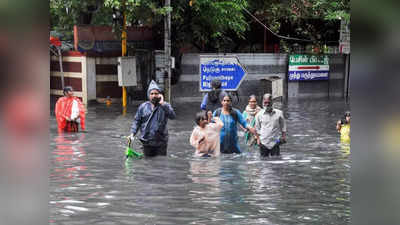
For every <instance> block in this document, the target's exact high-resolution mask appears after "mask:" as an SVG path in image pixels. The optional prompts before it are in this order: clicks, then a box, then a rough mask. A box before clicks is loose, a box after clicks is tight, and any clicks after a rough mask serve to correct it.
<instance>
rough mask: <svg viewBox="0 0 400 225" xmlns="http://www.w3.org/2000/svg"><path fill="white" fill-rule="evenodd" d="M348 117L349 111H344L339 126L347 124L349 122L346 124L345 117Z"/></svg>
mask: <svg viewBox="0 0 400 225" xmlns="http://www.w3.org/2000/svg"><path fill="white" fill-rule="evenodd" d="M347 116H350V111H346V112H345V113H344V115H343V117H342V119H341V120H340V122H341V124H348V123H349V122H347V120H346V117H347Z"/></svg>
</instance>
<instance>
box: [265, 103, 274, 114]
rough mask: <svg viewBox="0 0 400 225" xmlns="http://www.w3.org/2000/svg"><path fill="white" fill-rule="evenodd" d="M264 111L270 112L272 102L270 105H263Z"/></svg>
mask: <svg viewBox="0 0 400 225" xmlns="http://www.w3.org/2000/svg"><path fill="white" fill-rule="evenodd" d="M264 108H265V111H266V112H272V104H270V105H264Z"/></svg>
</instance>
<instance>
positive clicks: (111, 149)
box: [49, 101, 351, 225]
mask: <svg viewBox="0 0 400 225" xmlns="http://www.w3.org/2000/svg"><path fill="white" fill-rule="evenodd" d="M175 108H176V112H177V117H178V119H177V120H172V121H170V122H169V131H170V142H169V149H168V156H167V157H156V158H152V159H140V160H132V159H131V160H125V156H124V151H125V147H126V139H125V138H123V137H124V136H125V135H127V134H129V129H130V125H131V123H132V118H133V115H134V112H135V109H134V108H129V109H128V111H127V114H126V116H121V111H120V108H117V107H115V108H113V107H103V106H92V107H89V110H88V111H89V113H88V115H87V121H88V124H87V133H77V134H65V136H58V134H57V127H56V122H55V120H54V118H51V121H50V122H51V140H52V142H51V143H50V145H51V149H53V151H52V153H51V156H50V163H51V164H50V219H49V222H50V224H85V225H86V224H207V225H213V224H218V225H219V224H273V225H280V224H334V225H337V224H349V220H350V189H351V186H350V175H349V170H350V159H349V158H350V157H349V155H348V154H343V153H342V146H341V145H340V144H339V141H340V140H339V139H340V137H339V135H338V133H337V132H336V130H335V127H334V124H335V122H336V119H337V118H338V117H339V116H340V115H342V114H343V111H344V109H345V108H346V106H345V104H344V103H343V102H341V101H330V102H328V101H304V102H292V103H291V104H290V105H289V106H287V107H286V108H284V109H283V110H284V111H285V115H286V117H287V125H288V131H289V132H288V143H287V144H285V145H282V148H281V154H282V157H280V158H276V159H272V158H270V159H260V157H259V152H258V149H253V150H249V149H246V146H245V145H244V143H243V142H242V141H241V146H240V147H241V148H242V149H243V150H244V153H243V154H242V155H235V154H233V155H222V156H221V157H220V158H195V157H193V152H194V149H193V148H192V147H191V146H190V144H189V137H190V134H191V131H192V129H193V115H194V114H195V112H196V109H197V108H198V104H197V103H196V104H193V105H191V104H185V105H184V106H183V105H177V106H175Z"/></svg>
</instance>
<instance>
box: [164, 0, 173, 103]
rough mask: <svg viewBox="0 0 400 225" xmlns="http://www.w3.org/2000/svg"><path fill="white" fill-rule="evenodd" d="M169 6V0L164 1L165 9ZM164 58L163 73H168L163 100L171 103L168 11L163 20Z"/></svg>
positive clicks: (169, 15)
mask: <svg viewBox="0 0 400 225" xmlns="http://www.w3.org/2000/svg"><path fill="white" fill-rule="evenodd" d="M170 6H171V0H165V7H170ZM164 56H165V72H166V73H168V76H167V80H166V81H164V85H165V87H164V88H165V100H166V101H167V102H169V103H170V104H172V103H171V13H170V12H169V11H168V13H167V15H166V17H165V19H164Z"/></svg>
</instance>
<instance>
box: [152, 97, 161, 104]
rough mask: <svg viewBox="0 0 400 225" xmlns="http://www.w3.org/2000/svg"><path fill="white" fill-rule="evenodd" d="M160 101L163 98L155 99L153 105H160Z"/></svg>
mask: <svg viewBox="0 0 400 225" xmlns="http://www.w3.org/2000/svg"><path fill="white" fill-rule="evenodd" d="M160 101H161V98H157V97H154V98H153V99H151V103H153V104H154V105H158V103H160Z"/></svg>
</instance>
